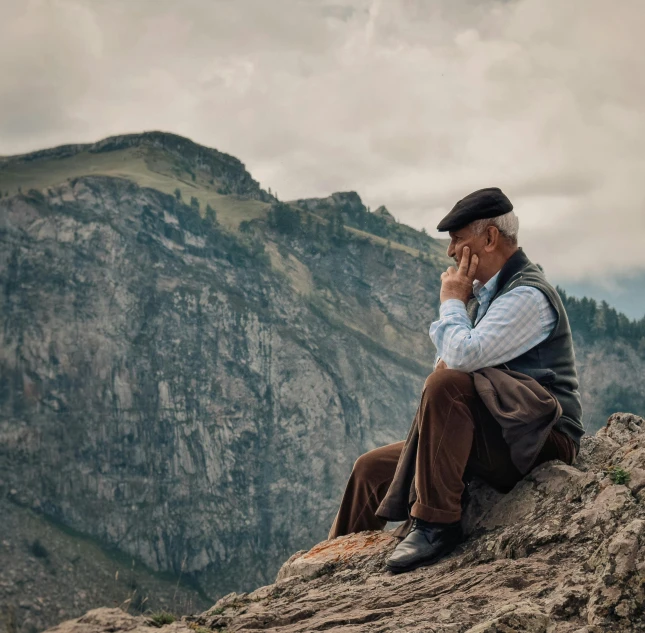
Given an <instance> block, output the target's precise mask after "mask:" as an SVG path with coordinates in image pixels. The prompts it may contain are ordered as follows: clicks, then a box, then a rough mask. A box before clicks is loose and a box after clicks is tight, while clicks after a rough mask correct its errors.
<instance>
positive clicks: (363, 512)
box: [329, 370, 576, 539]
mask: <svg viewBox="0 0 645 633" xmlns="http://www.w3.org/2000/svg"><path fill="white" fill-rule="evenodd" d="M415 419H416V421H417V424H418V425H419V445H418V450H417V461H416V470H415V481H416V493H417V499H416V502H415V503H414V505H413V506H412V508H411V510H410V515H411V516H412V517H414V518H417V519H422V520H424V521H431V522H437V523H452V522H455V521H458V520H459V519H460V518H461V496H462V493H463V491H464V479H465V478H466V479H467V478H468V477H470V476H477V477H479V478H481V479H483V480H484V481H486V482H488V483H489V484H491V485H492V486H494V487H495V488H497V489H499V490H502V491H503V492H507V491H509V490H510V489H511V488H512V487H513V486H514V485H515V484H516V483H517V482H518V481H520V480H521V479H522V474H521V473H520V472H519V471H518V470H517V468H516V467H515V466H514V465H513V462H512V461H511V456H510V450H509V447H508V444H506V442H505V441H504V438H503V437H502V431H501V427H500V426H499V424H498V423H497V422H496V421H495V419H494V418H493V417H492V415H491V414H490V413H489V411H488V409H487V408H486V407H485V406H484V403H483V402H482V401H481V399H480V398H479V396H478V395H477V392H476V391H475V387H474V382H473V378H472V376H471V375H470V374H467V373H463V372H456V371H451V370H439V372H434V373H433V374H431V375H430V376H429V377H428V379H427V380H426V384H425V386H424V390H423V396H422V399H421V405H420V407H419V410H418V412H417V417H416V418H415ZM404 444H405V442H396V443H395V444H388V445H387V446H383V447H381V448H376V449H374V450H372V451H369V452H368V453H365V454H363V455H361V456H360V457H359V458H358V459H357V460H356V463H355V464H354V468H353V470H352V473H351V475H350V478H349V481H348V483H347V488H346V490H345V494H344V495H343V500H342V502H341V504H340V509H339V511H338V514H337V515H336V519H335V520H334V524H333V525H332V528H331V531H330V532H329V538H330V539H332V538H336V537H337V536H342V535H344V534H351V533H352V532H361V531H363V530H382V529H383V528H384V527H385V525H386V523H387V521H385V519H382V518H380V517H377V516H376V514H375V513H376V510H377V508H378V507H379V505H380V503H381V501H382V500H383V498H384V497H385V494H386V492H387V490H388V488H389V486H390V483H391V482H392V479H393V477H394V473H395V470H396V466H397V463H398V461H399V456H400V454H401V451H402V450H403V446H404ZM575 456H576V448H575V444H574V442H573V441H572V440H571V439H570V438H569V437H568V436H567V435H565V434H563V433H561V432H559V431H556V430H555V429H552V430H551V432H550V435H549V437H548V438H547V441H546V443H545V444H544V446H543V448H542V450H541V451H540V453H539V455H538V458H537V460H536V461H535V464H534V467H535V466H537V465H538V464H541V463H543V462H546V461H549V460H552V459H559V460H561V461H563V462H565V463H567V464H571V463H573V460H574V459H575Z"/></svg>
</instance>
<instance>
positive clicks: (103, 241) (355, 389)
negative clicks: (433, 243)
mask: <svg viewBox="0 0 645 633" xmlns="http://www.w3.org/2000/svg"><path fill="white" fill-rule="evenodd" d="M1 204H2V209H1V217H2V232H1V236H2V249H0V271H1V273H0V274H1V278H2V283H3V293H2V299H1V301H2V305H1V309H0V312H1V313H2V319H3V328H2V330H1V331H0V376H1V378H0V411H1V412H2V416H1V421H0V437H1V438H2V441H1V442H0V446H1V447H2V448H1V449H0V451H1V454H0V465H1V466H0V468H1V469H2V471H1V473H0V475H1V476H0V479H1V480H2V485H3V493H4V494H8V495H9V497H10V498H11V499H13V500H14V501H15V502H17V503H19V504H21V505H23V506H27V507H36V508H38V509H40V510H41V511H42V512H44V513H46V514H47V515H49V516H51V517H53V518H55V519H56V520H58V521H60V522H62V523H63V524H66V525H69V526H71V527H73V528H74V529H76V530H78V531H80V532H83V533H85V534H88V535H92V536H94V537H96V538H97V539H99V540H100V541H101V542H103V543H106V544H108V545H112V546H116V547H118V548H119V549H120V550H121V551H123V552H126V553H128V554H131V555H133V556H136V557H137V558H138V559H139V560H141V561H142V562H144V563H145V564H146V565H148V566H149V567H151V568H152V569H156V570H170V571H174V572H177V573H179V571H180V570H181V569H182V568H183V571H184V574H185V575H192V576H193V577H194V578H195V579H197V580H198V581H199V583H200V584H201V586H202V587H203V588H204V589H205V590H206V591H207V592H208V593H209V594H210V595H216V594H217V593H221V592H226V591H228V590H230V589H231V588H234V587H235V588H242V587H247V588H250V587H253V586H257V585H259V584H263V583H266V581H267V580H268V579H269V578H270V577H271V576H272V575H273V573H275V569H277V566H278V565H279V563H280V562H281V561H282V560H283V559H284V558H285V557H286V556H287V555H288V554H290V553H292V552H293V551H295V550H297V549H299V548H300V547H302V546H303V545H305V544H310V543H313V542H316V541H318V540H320V539H321V538H322V537H323V536H324V534H325V532H326V530H327V529H328V526H329V524H330V523H331V520H332V517H333V514H334V512H335V506H336V499H337V497H338V495H339V492H340V491H341V490H342V488H343V486H344V483H345V478H346V475H347V473H348V471H349V470H350V469H351V465H352V463H353V460H354V459H355V458H356V457H357V456H358V455H359V454H360V453H361V452H363V451H364V450H366V449H367V448H370V447H373V446H376V445H380V444H383V443H387V442H390V441H395V440H397V439H398V438H399V437H400V436H401V434H403V433H404V432H405V428H406V427H407V425H408V424H409V420H410V419H411V418H412V415H413V413H414V407H415V399H416V397H417V393H418V392H419V391H420V389H421V386H422V383H423V379H424V377H425V375H426V373H427V372H428V371H429V369H428V367H429V365H430V363H431V360H429V359H431V358H432V350H431V346H430V343H429V341H428V339H427V336H426V335H425V333H424V327H423V324H424V323H425V321H426V320H427V319H428V318H431V316H432V315H433V314H434V312H433V308H431V307H429V306H428V305H427V302H428V296H434V295H435V294H436V283H437V282H436V278H435V276H434V275H433V274H430V272H428V273H427V274H424V270H423V269H424V267H426V268H427V266H428V265H427V264H424V263H422V262H417V261H416V260H414V259H413V258H411V257H408V260H409V261H406V264H405V266H406V268H400V266H401V264H395V266H394V268H393V269H390V268H386V267H385V266H384V265H383V264H382V263H381V262H380V261H379V259H380V258H381V257H382V249H381V248H376V247H374V246H373V245H371V244H369V243H356V244H355V245H353V246H352V247H351V249H350V250H349V251H347V252H346V257H344V258H343V259H339V258H338V256H337V253H336V252H335V249H334V247H333V246H331V247H330V250H329V251H328V252H327V253H326V254H322V253H318V254H317V255H315V256H312V255H308V254H307V253H304V252H303V253H301V255H300V256H301V257H302V258H303V260H304V261H306V262H309V264H310V265H311V268H308V267H306V266H305V265H304V264H303V263H302V262H301V261H300V260H298V259H297V258H296V257H295V256H294V255H293V253H294V252H296V250H293V249H292V251H286V250H283V253H282V254H281V253H280V252H279V251H280V248H281V247H280V248H279V246H278V245H276V244H275V243H272V242H271V241H270V240H269V241H267V242H266V243H265V244H266V246H265V248H266V250H265V251H264V252H259V251H258V250H257V249H258V247H257V245H256V244H255V242H253V241H252V240H251V238H249V240H251V241H248V242H244V241H242V240H241V238H240V239H237V238H235V237H232V236H231V235H229V234H228V233H226V232H224V231H222V230H220V229H219V228H218V226H214V225H213V224H212V223H210V222H208V221H207V220H205V219H202V217H201V216H200V215H199V213H198V212H197V211H195V210H194V209H191V208H190V207H187V206H185V205H183V204H181V203H180V202H178V201H177V200H176V199H174V198H173V197H170V196H165V195H163V194H160V193H159V192H156V191H154V190H150V189H146V190H144V189H140V188H138V187H137V186H135V185H133V184H131V183H129V182H127V181H124V180H117V179H107V178H84V179H83V178H82V179H79V180H77V181H76V182H75V183H74V184H69V183H68V184H65V185H62V186H60V187H57V188H52V189H51V195H41V194H38V195H36V194H34V195H33V196H32V197H29V196H17V197H14V198H9V199H5V200H3V201H2V203H1ZM294 248H295V247H294ZM271 262H273V266H272V265H271ZM383 271H386V272H387V273H388V274H387V275H386V276H384V275H383ZM403 271H405V274H400V276H397V272H401V273H403ZM410 271H416V272H415V273H414V274H408V273H409V272H410Z"/></svg>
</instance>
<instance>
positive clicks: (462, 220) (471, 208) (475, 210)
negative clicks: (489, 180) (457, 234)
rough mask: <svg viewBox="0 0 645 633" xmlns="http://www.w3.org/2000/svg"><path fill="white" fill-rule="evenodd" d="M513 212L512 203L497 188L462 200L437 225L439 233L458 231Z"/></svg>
mask: <svg viewBox="0 0 645 633" xmlns="http://www.w3.org/2000/svg"><path fill="white" fill-rule="evenodd" d="M512 210H513V205H512V204H511V201H510V200H509V199H508V198H507V197H506V196H505V195H504V194H503V193H502V190H501V189H498V188H497V187H488V189H478V190H477V191H473V192H472V193H470V194H468V195H467V196H466V197H465V198H462V199H461V200H460V201H459V202H458V203H457V204H456V205H455V206H454V207H453V208H452V211H450V213H449V214H448V215H447V216H446V217H445V218H444V219H443V220H441V222H439V224H438V225H437V231H458V230H459V229H462V228H463V227H464V226H466V225H467V224H470V223H471V222H474V221H475V220H483V219H484V218H496V217H497V216H498V215H504V214H505V213H509V212H510V211H512Z"/></svg>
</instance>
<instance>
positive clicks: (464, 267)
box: [459, 246, 470, 275]
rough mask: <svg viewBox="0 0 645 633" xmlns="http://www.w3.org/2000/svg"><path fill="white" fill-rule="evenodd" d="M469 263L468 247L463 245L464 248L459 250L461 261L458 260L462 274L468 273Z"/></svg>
mask: <svg viewBox="0 0 645 633" xmlns="http://www.w3.org/2000/svg"><path fill="white" fill-rule="evenodd" d="M469 264H470V249H469V248H468V247H467V246H464V250H463V251H461V261H460V262H459V272H460V273H461V274H462V275H466V274H468V266H469Z"/></svg>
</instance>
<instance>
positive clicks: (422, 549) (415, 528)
mask: <svg viewBox="0 0 645 633" xmlns="http://www.w3.org/2000/svg"><path fill="white" fill-rule="evenodd" d="M462 538H463V534H462V531H461V524H460V523H459V522H457V523H448V524H442V523H426V522H425V521H420V520H419V519H414V522H413V523H412V529H411V530H410V532H409V534H408V535H407V536H406V537H405V538H404V539H403V540H402V541H401V542H400V543H399V544H398V545H397V546H396V549H395V550H394V552H392V555H391V556H390V557H389V558H388V559H387V561H385V566H386V567H387V569H388V571H391V572H392V573H393V574H400V573H401V572H404V571H411V570H413V569H416V568H417V567H424V566H425V565H432V564H433V563H436V562H437V561H438V560H439V559H440V558H443V557H444V556H446V555H447V554H450V552H452V550H454V549H455V547H457V545H458V544H459V542H460V541H461V540H462Z"/></svg>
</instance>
